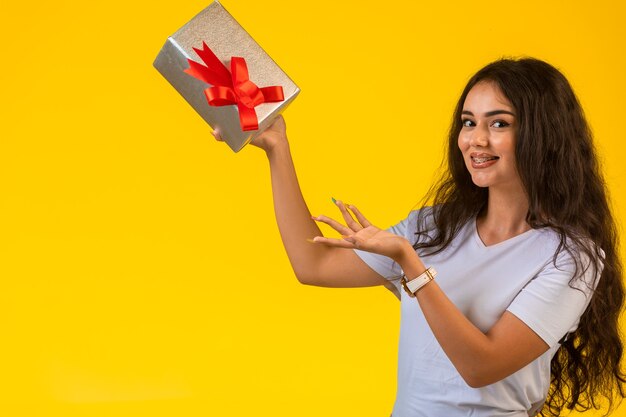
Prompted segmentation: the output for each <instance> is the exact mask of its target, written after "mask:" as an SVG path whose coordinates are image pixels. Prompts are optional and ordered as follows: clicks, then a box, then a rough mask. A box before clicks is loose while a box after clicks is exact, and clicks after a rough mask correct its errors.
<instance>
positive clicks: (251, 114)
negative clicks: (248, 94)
mask: <svg viewBox="0 0 626 417" xmlns="http://www.w3.org/2000/svg"><path fill="white" fill-rule="evenodd" d="M237 107H238V108H239V123H240V124H241V129H242V130H243V131H244V132H245V131H248V130H257V129H258V128H259V119H257V116H256V111H255V110H254V107H246V106H245V105H243V104H242V103H237Z"/></svg>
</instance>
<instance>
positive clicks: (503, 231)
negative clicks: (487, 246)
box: [476, 188, 531, 240]
mask: <svg viewBox="0 0 626 417" xmlns="http://www.w3.org/2000/svg"><path fill="white" fill-rule="evenodd" d="M528 206H529V204H528V197H527V196H526V193H525V192H524V190H523V189H521V188H520V189H518V190H514V189H508V190H502V189H498V190H494V189H491V188H490V189H489V198H488V200H487V206H486V207H485V209H484V210H483V211H482V212H481V213H480V214H479V215H478V218H477V220H476V223H477V226H478V227H479V229H481V231H482V232H483V233H482V234H484V235H486V236H491V237H492V238H494V239H495V240H499V239H506V238H509V237H513V236H516V235H519V234H520V233H524V232H525V231H527V230H529V229H530V228H531V227H530V225H529V224H528V223H527V222H526V215H527V213H528Z"/></svg>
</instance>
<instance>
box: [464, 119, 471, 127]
mask: <svg viewBox="0 0 626 417" xmlns="http://www.w3.org/2000/svg"><path fill="white" fill-rule="evenodd" d="M461 124H462V125H463V127H471V126H472V125H473V124H474V122H472V121H471V120H470V119H463V120H461Z"/></svg>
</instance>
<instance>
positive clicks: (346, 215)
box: [335, 200, 363, 234]
mask: <svg viewBox="0 0 626 417" xmlns="http://www.w3.org/2000/svg"><path fill="white" fill-rule="evenodd" d="M335 204H336V205H337V207H339V211H341V215H342V216H343V219H344V220H345V221H346V224H347V225H348V227H349V228H350V229H352V231H354V232H358V231H359V230H361V229H363V226H361V225H360V224H359V223H358V222H357V221H356V220H354V218H353V217H352V215H351V214H350V212H349V211H348V209H347V208H346V206H345V204H343V201H339V200H337V201H336V202H335ZM344 234H346V233H344Z"/></svg>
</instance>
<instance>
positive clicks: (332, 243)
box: [310, 236, 354, 249]
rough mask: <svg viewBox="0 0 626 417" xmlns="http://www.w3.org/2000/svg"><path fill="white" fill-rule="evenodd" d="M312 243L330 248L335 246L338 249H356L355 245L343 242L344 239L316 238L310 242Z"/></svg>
mask: <svg viewBox="0 0 626 417" xmlns="http://www.w3.org/2000/svg"><path fill="white" fill-rule="evenodd" d="M310 242H313V243H323V244H326V245H329V246H334V247H337V248H347V249H353V248H354V244H353V243H351V242H348V241H347V240H343V239H332V238H328V237H323V236H315V237H314V238H313V239H312V240H310Z"/></svg>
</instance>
